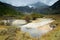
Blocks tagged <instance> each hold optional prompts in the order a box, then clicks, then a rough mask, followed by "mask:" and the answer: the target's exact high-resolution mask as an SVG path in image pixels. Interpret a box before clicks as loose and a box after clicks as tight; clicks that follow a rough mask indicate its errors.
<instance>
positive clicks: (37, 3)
mask: <svg viewBox="0 0 60 40" xmlns="http://www.w3.org/2000/svg"><path fill="white" fill-rule="evenodd" d="M47 6H48V5H46V4H44V3H42V2H36V3H34V4H30V5H29V7H33V8H41V7H43V8H45V7H47Z"/></svg>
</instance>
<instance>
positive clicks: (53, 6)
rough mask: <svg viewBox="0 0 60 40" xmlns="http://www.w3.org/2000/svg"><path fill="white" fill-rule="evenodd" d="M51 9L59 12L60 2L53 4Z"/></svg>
mask: <svg viewBox="0 0 60 40" xmlns="http://www.w3.org/2000/svg"><path fill="white" fill-rule="evenodd" d="M51 8H52V9H59V10H60V0H59V1H57V2H56V3H55V4H53V5H52V6H51Z"/></svg>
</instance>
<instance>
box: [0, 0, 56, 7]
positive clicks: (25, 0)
mask: <svg viewBox="0 0 60 40" xmlns="http://www.w3.org/2000/svg"><path fill="white" fill-rule="evenodd" d="M0 1H2V2H6V3H8V4H11V5H14V6H26V5H28V4H32V3H36V2H38V1H41V2H43V3H45V4H47V5H52V4H54V3H55V2H56V1H57V0H0Z"/></svg>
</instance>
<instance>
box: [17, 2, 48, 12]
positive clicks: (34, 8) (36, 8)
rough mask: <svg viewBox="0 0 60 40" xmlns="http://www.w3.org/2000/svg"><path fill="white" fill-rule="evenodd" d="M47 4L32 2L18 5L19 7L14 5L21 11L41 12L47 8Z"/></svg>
mask: <svg viewBox="0 0 60 40" xmlns="http://www.w3.org/2000/svg"><path fill="white" fill-rule="evenodd" d="M48 7H49V6H48V5H46V4H44V3H41V2H37V3H34V4H29V5H27V6H20V7H16V10H17V11H22V12H29V13H31V12H38V13H43V11H44V10H45V9H46V8H48Z"/></svg>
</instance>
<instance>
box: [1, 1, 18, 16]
mask: <svg viewBox="0 0 60 40" xmlns="http://www.w3.org/2000/svg"><path fill="white" fill-rule="evenodd" d="M17 14H18V12H17V11H16V10H15V7H14V6H12V5H10V4H7V3H3V2H0V16H4V15H8V16H13V15H17Z"/></svg>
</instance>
